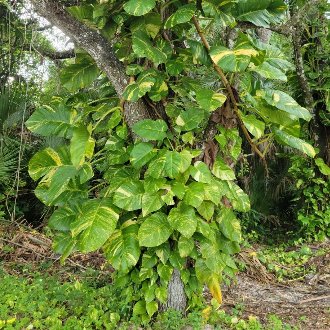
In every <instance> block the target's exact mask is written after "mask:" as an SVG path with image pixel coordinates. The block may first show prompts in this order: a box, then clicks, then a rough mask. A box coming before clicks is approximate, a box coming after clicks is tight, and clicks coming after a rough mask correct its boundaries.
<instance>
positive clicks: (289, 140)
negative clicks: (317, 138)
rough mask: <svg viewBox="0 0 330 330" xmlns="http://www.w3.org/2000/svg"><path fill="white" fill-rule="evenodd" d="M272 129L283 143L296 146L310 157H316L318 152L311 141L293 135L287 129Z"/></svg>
mask: <svg viewBox="0 0 330 330" xmlns="http://www.w3.org/2000/svg"><path fill="white" fill-rule="evenodd" d="M272 130H273V131H274V133H275V137H277V138H278V140H279V141H280V142H281V143H283V144H286V145H288V146H290V147H292V148H296V149H298V150H300V151H302V152H303V153H305V154H306V155H308V156H309V157H312V158H314V157H315V155H316V152H315V150H314V148H313V146H312V145H310V144H309V143H307V142H305V141H304V140H302V139H299V138H297V137H295V136H292V135H290V134H288V133H286V132H285V131H283V130H281V129H278V128H276V127H273V128H272Z"/></svg>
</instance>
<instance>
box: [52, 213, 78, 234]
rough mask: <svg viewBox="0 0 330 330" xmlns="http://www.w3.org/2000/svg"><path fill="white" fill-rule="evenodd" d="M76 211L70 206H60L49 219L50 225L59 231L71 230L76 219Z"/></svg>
mask: <svg viewBox="0 0 330 330" xmlns="http://www.w3.org/2000/svg"><path fill="white" fill-rule="evenodd" d="M76 216H77V214H76V212H75V211H74V210H73V209H72V208H70V207H60V208H58V209H57V210H55V211H54V212H53V214H52V216H51V217H50V218H49V220H48V227H49V228H51V229H54V230H59V231H70V226H71V223H72V222H73V221H74V220H75V219H76Z"/></svg>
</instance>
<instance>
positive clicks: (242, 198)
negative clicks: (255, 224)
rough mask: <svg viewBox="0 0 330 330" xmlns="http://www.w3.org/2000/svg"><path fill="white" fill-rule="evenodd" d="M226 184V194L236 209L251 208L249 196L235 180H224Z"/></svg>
mask: <svg viewBox="0 0 330 330" xmlns="http://www.w3.org/2000/svg"><path fill="white" fill-rule="evenodd" d="M224 184H225V185H226V188H227V190H226V192H225V195H226V196H227V197H228V198H229V200H230V201H231V203H232V206H233V208H234V210H237V211H239V212H248V211H249V210H250V207H251V205H250V200H249V196H248V195H247V194H246V193H245V192H244V191H243V190H242V189H241V188H240V187H239V186H238V185H237V184H236V183H235V182H233V181H226V182H224Z"/></svg>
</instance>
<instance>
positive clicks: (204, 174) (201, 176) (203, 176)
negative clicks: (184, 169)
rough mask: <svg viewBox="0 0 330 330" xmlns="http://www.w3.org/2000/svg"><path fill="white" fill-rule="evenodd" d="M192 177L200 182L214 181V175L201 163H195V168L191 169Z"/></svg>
mask: <svg viewBox="0 0 330 330" xmlns="http://www.w3.org/2000/svg"><path fill="white" fill-rule="evenodd" d="M190 175H191V176H192V177H193V178H194V180H196V181H198V182H204V183H210V182H211V180H212V174H211V172H210V170H209V168H208V166H207V165H206V164H205V163H203V162H201V161H197V162H195V163H194V166H192V167H191V169H190Z"/></svg>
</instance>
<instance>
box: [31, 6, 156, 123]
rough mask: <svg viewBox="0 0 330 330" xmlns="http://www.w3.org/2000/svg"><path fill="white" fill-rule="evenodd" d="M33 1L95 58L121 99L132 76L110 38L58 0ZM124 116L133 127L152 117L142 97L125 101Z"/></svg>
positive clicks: (41, 14)
mask: <svg viewBox="0 0 330 330" xmlns="http://www.w3.org/2000/svg"><path fill="white" fill-rule="evenodd" d="M31 2H32V4H33V5H34V9H35V11H36V12H37V13H38V14H39V15H40V16H42V17H44V18H46V19H47V20H48V21H49V22H51V23H52V24H53V25H55V26H57V27H58V28H59V29H61V30H62V31H63V32H64V33H65V34H66V35H67V36H69V37H70V38H72V39H73V40H74V41H75V43H76V44H77V45H78V46H79V47H81V48H83V49H84V50H85V51H86V52H87V53H88V54H89V55H90V56H91V57H92V58H93V59H94V60H95V62H96V64H97V65H98V67H99V68H100V69H101V70H102V71H104V72H105V73H106V75H107V77H108V78H109V80H110V82H111V84H112V86H113V87H114V89H115V91H116V93H117V95H118V97H119V98H121V97H122V95H123V92H124V90H125V88H126V86H127V85H128V84H129V77H128V76H127V75H126V72H125V68H124V66H123V64H122V63H121V62H120V61H119V60H118V59H117V57H116V55H115V53H114V50H113V49H112V47H111V44H110V43H109V42H108V40H106V39H105V38H104V37H103V36H101V34H100V33H99V32H98V31H96V30H93V29H91V28H89V27H87V26H86V25H85V24H83V23H81V22H79V21H77V20H76V19H75V18H74V17H72V16H71V15H70V14H69V13H68V12H67V11H66V10H65V9H64V8H63V6H61V5H60V4H59V3H58V1H56V0H31ZM124 116H125V121H126V123H127V125H128V127H129V128H130V129H131V128H132V126H133V125H134V124H135V123H136V122H138V121H140V120H142V119H147V118H151V115H150V113H149V109H148V107H147V106H146V105H145V104H144V102H143V101H142V100H141V99H140V100H139V101H137V102H134V103H131V102H125V103H124Z"/></svg>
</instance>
